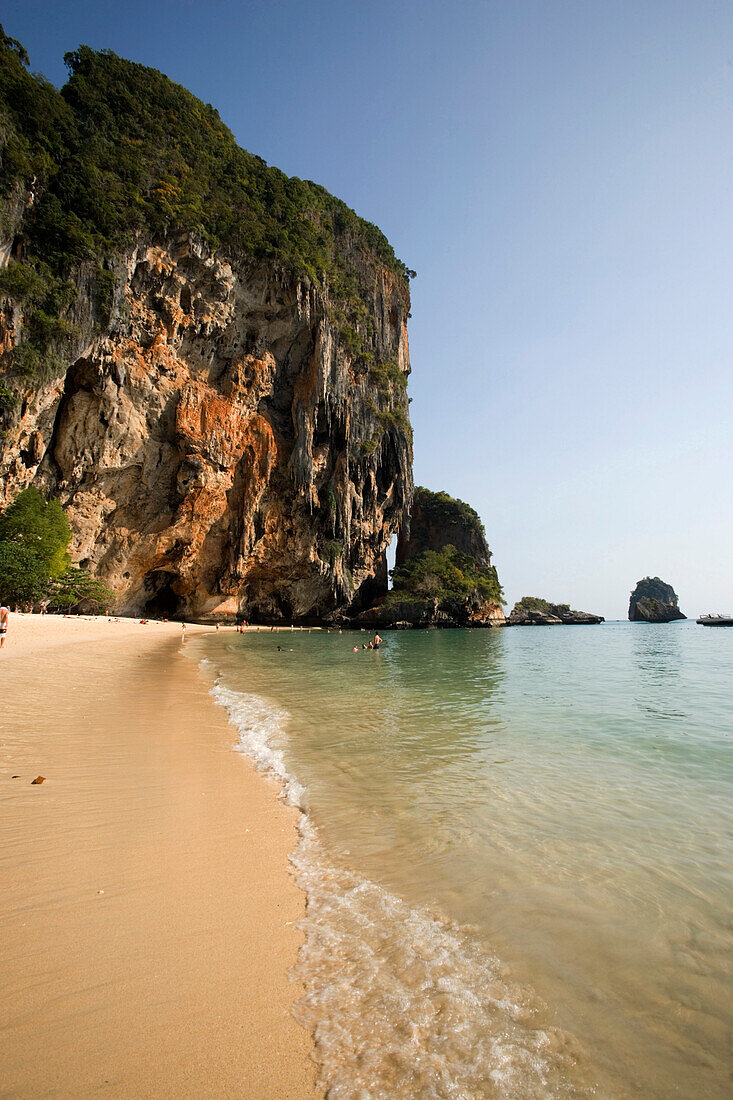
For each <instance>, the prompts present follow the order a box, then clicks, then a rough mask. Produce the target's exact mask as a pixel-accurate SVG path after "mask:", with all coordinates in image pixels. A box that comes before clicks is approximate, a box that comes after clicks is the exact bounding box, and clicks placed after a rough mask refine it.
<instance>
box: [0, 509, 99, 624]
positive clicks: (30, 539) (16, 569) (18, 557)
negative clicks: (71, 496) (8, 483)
mask: <svg viewBox="0 0 733 1100" xmlns="http://www.w3.org/2000/svg"><path fill="white" fill-rule="evenodd" d="M70 542H71V528H70V527H69V521H68V519H67V517H66V513H65V512H64V510H63V508H62V507H61V504H60V502H59V501H58V500H54V499H51V500H46V499H45V498H44V496H43V494H42V493H40V492H39V491H38V489H33V488H28V489H24V490H23V491H22V492H21V493H18V495H17V497H16V498H15V500H14V501H13V502H12V504H9V505H8V507H7V508H6V509H5V511H4V512H0V597H1V598H2V599H3V600H4V601H5V602H6V603H10V604H13V605H14V606H18V605H19V606H21V607H32V606H33V604H36V603H39V602H41V601H43V600H45V601H48V603H49V606H51V608H52V609H53V610H59V611H66V612H69V611H74V610H77V609H80V608H84V609H85V610H97V611H99V610H101V609H102V608H104V607H105V606H106V605H107V603H109V601H110V599H111V598H112V593H111V592H110V591H109V589H108V588H106V586H105V585H104V584H102V582H101V581H99V580H97V579H96V578H95V577H92V576H91V575H90V574H89V573H88V572H87V571H86V570H84V569H79V568H77V567H76V566H72V565H71V557H70V555H69V543H70Z"/></svg>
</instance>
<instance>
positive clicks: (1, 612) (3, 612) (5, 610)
mask: <svg viewBox="0 0 733 1100" xmlns="http://www.w3.org/2000/svg"><path fill="white" fill-rule="evenodd" d="M9 618H10V608H9V607H6V606H5V604H3V605H2V607H0V649H2V648H3V646H4V645H5V636H6V634H7V633H8V620H9Z"/></svg>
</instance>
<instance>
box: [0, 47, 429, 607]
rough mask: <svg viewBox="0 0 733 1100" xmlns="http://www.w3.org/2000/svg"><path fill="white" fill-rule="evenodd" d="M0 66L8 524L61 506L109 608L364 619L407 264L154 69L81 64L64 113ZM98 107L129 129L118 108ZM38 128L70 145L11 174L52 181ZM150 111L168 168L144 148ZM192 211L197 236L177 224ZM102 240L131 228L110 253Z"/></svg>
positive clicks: (388, 458)
mask: <svg viewBox="0 0 733 1100" xmlns="http://www.w3.org/2000/svg"><path fill="white" fill-rule="evenodd" d="M1 37H2V36H1V31H0V39H1ZM0 53H2V58H0V60H2V62H3V65H4V68H0V90H2V89H3V88H9V89H10V92H8V93H7V104H6V105H5V106H6V107H7V111H6V113H7V117H8V119H10V120H14V121H8V122H7V127H6V134H5V137H6V138H7V134H8V133H9V134H10V138H9V139H8V143H7V148H6V150H5V152H6V158H5V161H4V162H3V163H4V165H5V167H7V166H10V168H12V169H13V171H12V172H11V174H10V178H8V173H7V172H6V173H5V176H4V177H2V180H0V182H1V183H2V188H3V190H2V191H0V205H1V206H2V210H1V211H0V212H1V213H2V214H3V215H4V217H3V219H2V221H1V222H0V226H1V227H2V236H3V239H2V240H0V268H1V269H2V270H0V352H3V353H4V354H3V355H2V358H0V417H2V421H3V423H2V424H1V425H0V427H2V428H3V429H4V435H3V436H2V437H0V505H2V504H6V503H8V502H9V501H10V500H12V498H13V497H14V496H15V495H16V493H17V492H18V491H19V490H21V489H23V488H25V487H26V486H28V485H31V484H33V485H36V486H38V487H40V488H42V489H43V490H44V491H46V492H47V493H50V494H53V495H55V496H57V497H59V498H60V500H61V502H62V504H63V505H64V507H65V509H66V510H67V513H68V516H69V520H70V522H71V526H72V531H73V541H72V546H71V551H72V555H73V559H74V561H75V562H80V563H81V564H83V565H85V566H86V567H88V568H89V569H90V570H91V571H92V572H93V573H94V574H96V575H98V576H99V577H100V578H101V579H102V580H103V581H105V582H106V583H107V584H108V585H109V587H110V588H111V589H112V590H113V591H114V593H115V595H116V610H117V611H119V612H120V613H123V614H148V615H161V616H178V617H197V618H209V619H233V618H235V617H240V618H241V617H244V618H247V619H250V618H251V619H257V620H259V621H281V620H287V621H291V620H295V621H319V620H323V619H327V618H328V617H329V616H330V615H331V614H332V613H333V612H334V611H335V610H336V609H339V608H343V607H346V606H352V607H353V608H354V609H358V608H359V607H363V606H368V605H369V604H371V602H373V600H374V599H375V597H376V596H377V595H379V594H380V593H381V592H385V591H386V588H387V576H386V557H385V551H386V548H387V546H388V545H389V543H390V540H391V538H392V537H393V535H394V534H395V533H396V532H397V531H398V530H399V528H400V527H401V526H402V524H403V520H404V516H405V515H406V513H407V511H408V509H409V506H410V502H411V497H412V475H411V465H412V439H411V429H410V424H409V418H408V413H407V396H406V392H405V388H406V383H407V376H408V374H409V372H410V361H409V349H408V340H407V316H408V313H409V308H410V298H409V288H408V282H407V278H406V269H404V267H403V265H401V264H400V262H399V261H396V260H395V258H394V254H393V253H392V251H391V249H390V248H389V246H388V245H387V242H386V241H385V240H384V238H383V237H382V236H381V234H380V233H379V231H378V230H376V228H375V227H374V226H369V225H368V224H367V223H364V222H361V221H360V220H359V219H358V218H356V216H355V215H354V214H353V212H351V211H349V210H348V209H347V208H346V207H345V206H344V205H343V204H342V203H339V201H338V200H335V199H333V198H332V197H331V196H328V195H327V194H326V192H324V191H323V189H321V188H318V187H316V185H313V184H306V183H303V181H300V180H287V178H286V177H284V176H282V173H278V172H277V171H276V170H275V169H269V168H267V166H266V165H264V162H262V161H260V160H259V158H255V157H251V156H250V155H249V154H246V153H245V152H244V151H243V150H239V149H238V148H237V147H236V144H235V143H234V142H233V139H232V138H231V135H228V132H226V131H225V128H224V127H223V125H222V123H221V121H220V120H219V119H218V116H216V113H215V112H213V110H212V109H211V108H207V107H205V106H204V105H203V104H200V103H199V102H198V101H197V100H195V99H194V97H192V96H190V95H189V93H187V92H185V90H184V89H180V88H178V87H177V86H176V85H173V84H171V82H170V81H167V80H166V78H164V77H162V76H161V75H160V74H158V73H154V72H153V71H152V70H146V69H143V68H142V67H141V66H132V65H130V63H128V62H123V61H121V60H120V59H119V58H115V57H114V55H96V54H93V53H92V52H91V51H88V50H87V51H85V50H84V49H82V51H80V52H79V54H77V55H73V56H72V60H71V62H70V64H71V65H72V66H73V68H74V75H73V76H72V79H71V81H70V84H69V86H68V88H67V89H64V92H63V93H62V95H63V96H65V99H62V97H60V96H59V94H58V93H56V92H55V91H54V90H53V89H50V86H46V85H43V84H34V80H35V78H32V77H31V75H30V74H29V73H26V72H25V71H24V69H23V68H22V66H21V63H20V61H19V60H18V58H17V56H15V55H14V54H13V52H12V51H10V52H9V51H8V48H7V40H6V47H5V49H4V52H3V46H2V42H1V41H0ZM82 77H83V80H82V79H81V78H82ZM110 89H112V90H113V91H116V90H117V89H122V91H123V92H125V93H126V95H127V99H124V97H123V96H122V92H120V101H125V102H128V103H129V104H130V110H131V111H139V112H140V115H141V119H142V121H141V120H140V119H138V118H137V116H135V117H131V119H130V120H129V125H128V120H126V119H125V118H122V119H120V118H119V117H118V116H117V115H116V114H115V115H110V113H109V108H108V103H107V99H108V98H109V97H110V96H112V91H110ZM128 93H129V94H128ZM133 93H134V94H133ZM23 96H25V98H26V100H27V101H28V104H29V106H28V108H27V109H26V110H21V109H20V108H19V107H18V103H20V104H21V106H22V102H23ZM54 96H55V97H56V98H55V99H54V98H53V97H54ZM145 96H147V97H148V98H149V103H147V104H146V103H145V102H143V105H142V106H140V104H141V101H144V99H145ZM166 97H167V98H168V99H169V100H170V103H167V101H166ZM115 102H117V100H115ZM69 105H70V106H69ZM0 106H2V104H0ZM11 106H14V107H15V108H17V109H16V110H15V113H14V114H13V112H12V111H11V110H10V107H11ZM169 108H170V109H169ZM31 109H32V110H33V111H36V113H38V112H45V113H47V114H50V113H52V112H53V111H55V112H56V113H57V115H58V117H59V119H60V120H61V122H63V126H62V125H61V122H59V125H58V126H57V128H56V133H55V136H54V135H52V136H54V140H56V138H58V141H61V137H58V135H59V134H61V135H62V137H63V140H64V141H66V142H67V146H68V148H67V147H66V146H65V147H64V148H63V149H62V150H61V152H58V151H57V150H56V149H55V148H54V149H53V150H52V153H53V156H55V157H56V162H55V167H54V168H53V170H49V171H48V172H47V173H46V175H45V176H41V175H38V176H36V175H35V174H34V175H31V171H32V169H31V168H28V169H25V168H24V165H25V163H26V161H27V162H28V164H31V165H32V164H38V165H39V166H40V167H39V168H38V172H39V173H40V172H42V171H45V169H44V166H46V165H47V164H48V162H49V156H50V155H51V154H49V153H48V150H47V149H45V148H44V149H41V150H40V152H39V150H38V149H37V148H36V146H35V145H34V144H33V143H34V142H35V141H36V134H37V130H38V127H37V126H35V124H34V127H29V128H27V132H26V131H25V130H24V129H23V127H24V126H25V119H26V117H27V116H28V114H29V113H30V112H31ZM161 113H162V115H163V117H164V127H163V129H164V131H165V134H166V135H168V134H169V133H170V134H172V135H173V136H171V137H170V138H166V140H170V142H171V149H164V150H163V152H162V153H161V151H160V149H159V146H158V144H156V141H155V140H152V139H150V138H149V129H150V127H153V126H155V125H156V124H157V120H158V116H159V115H161ZM204 124H205V125H204ZM106 126H108V127H113V129H112V136H113V137H114V142H116V145H115V144H114V143H112V142H110V152H109V153H106V152H105V151H104V150H105V147H104V145H103V142H102V138H101V137H100V135H102V134H103V133H104V127H106ZM64 127H66V129H64ZM90 127H91V130H90V132H92V133H93V134H95V135H96V137H95V141H96V145H95V144H92V146H89V144H88V143H87V144H85V143H84V135H85V133H86V129H89V128H90ZM176 127H178V130H176ZM192 133H194V134H195V135H196V141H197V142H199V143H201V144H203V145H205V142H206V141H210V143H211V149H208V148H204V153H203V154H202V153H201V150H200V148H199V146H198V145H196V144H194V146H192V148H193V149H194V153H190V160H189V163H190V164H191V165H193V166H194V167H193V168H191V169H190V170H186V171H184V169H185V164H184V167H183V168H181V164H182V163H183V160H182V158H183V157H184V155H186V156H189V153H188V152H187V150H188V149H189V147H190V137H191V134H192ZM207 134H208V135H209V136H208V137H207ZM64 135H65V136H64ZM136 135H142V136H136ZM200 135H203V136H200ZM161 140H163V138H161ZM145 141H148V143H149V147H147V146H146V147H144V148H143V149H142V152H141V151H140V150H141V147H142V146H143V145H144V142H145ZM175 142H177V143H178V144H177V145H176V146H175V148H173V147H172V146H173V145H174V144H175ZM90 148H91V152H90V151H89V150H90ZM99 149H101V150H102V152H101V153H100V152H99ZM116 149H117V150H119V156H120V157H123V156H124V157H127V162H126V171H125V173H124V174H122V173H121V174H119V175H115V173H116V172H117V166H116V165H117V162H116V159H115V157H116V156H117V155H118V154H117V153H116V152H115V150H116ZM8 150H10V152H11V153H12V156H10V155H9V154H8ZM72 153H73V154H74V157H76V159H75V160H74V159H73V157H72V155H71V154H72ZM164 154H165V158H166V159H165V163H161V164H159V163H158V162H157V160H155V158H158V159H160V158H161V157H163V155H164ZM204 154H206V157H204ZM84 157H86V158H87V160H86V161H84V159H83V158H84ZM94 157H96V158H97V159H96V160H94V159H90V158H94ZM105 157H106V158H107V159H105ZM195 157H198V158H199V159H198V161H196V160H195ZM23 158H25V160H24V159H23ZM34 158H35V160H34ZM44 158H45V159H44ZM146 158H147V159H146ZM227 158H228V160H227ZM222 162H225V163H226V164H227V165H230V168H229V170H227V171H224V170H223V169H221V164H222ZM80 164H81V167H79V165H80ZM18 165H20V168H18V167H17V166H18ZM151 165H152V167H151ZM171 165H173V167H171ZM10 168H8V172H9V171H10ZM164 169H165V170H166V172H167V174H165V175H164V171H163V170H164ZM194 169H195V171H194ZM174 170H175V171H176V172H178V173H179V177H180V178H179V180H178V183H177V184H173V183H170V182H167V181H169V180H170V179H171V178H173V177H172V172H173V171H174ZM85 172H86V173H87V175H84V173H85ZM135 172H137V173H138V175H139V180H138V179H137V178H135V179H134V181H133V182H134V183H135V187H136V188H137V190H135V187H133V186H132V184H129V179H130V178H131V177H132V176H134V173H135ZM13 173H14V174H13ZM95 173H96V174H95ZM105 173H106V174H105ZM156 173H157V174H158V176H156ZM196 173H198V174H196ZM216 173H219V175H217V174H216ZM220 177H221V178H220ZM80 178H81V183H80V182H79V179H80ZM157 178H162V182H156V179H157ZM100 179H102V180H103V181H105V187H106V188H107V189H108V191H109V193H110V195H111V196H112V198H111V200H110V202H111V203H112V204H114V203H116V205H111V206H110V211H111V213H110V212H109V211H107V210H106V208H105V209H104V210H102V214H103V215H104V218H105V219H107V220H106V221H104V222H103V221H102V214H99V213H98V209H97V207H95V206H94V204H93V203H91V201H90V202H89V203H88V204H87V206H85V205H84V194H85V193H86V192H85V188H86V187H87V186H90V187H91V186H94V185H95V181H97V182H98V181H99V180H100ZM141 180H142V181H145V180H150V181H151V182H150V183H149V184H148V185H147V186H148V187H149V190H148V191H146V192H144V193H143V191H142V190H141V188H142V186H143V184H142V183H141V182H140V181H141ZM191 180H194V181H195V185H196V186H195V187H194V185H193V184H192V183H191ZM230 180H235V183H236V187H239V190H238V191H237V190H236V187H235V184H231V187H232V188H234V191H233V192H232V195H233V197H232V198H231V202H232V204H235V203H238V204H239V206H238V207H237V209H236V210H234V209H232V210H229V208H228V207H227V201H228V199H227V196H228V194H229V192H228V191H227V190H226V188H227V187H230ZM59 181H61V182H59ZM237 181H242V182H237ZM186 187H188V188H189V189H192V190H191V193H190V195H189V194H187V193H186V191H185V188H186ZM75 188H76V190H75ZM125 188H128V191H129V193H128V191H126V190H125ZM196 188H198V190H197V189H196ZM206 189H208V193H209V195H210V196H211V197H210V198H209V199H208V200H207V201H208V202H209V204H210V206H209V207H207V206H206V205H205V203H204V205H202V206H201V209H200V211H198V210H197V209H195V203H196V202H201V201H202V200H201V197H200V194H199V191H205V190H206ZM69 195H71V196H72V198H71V199H69V197H68V196H69ZM74 196H76V197H74ZM141 196H142V197H141ZM262 196H264V197H262ZM97 198H98V202H97V206H99V207H101V205H102V204H103V203H104V202H105V201H106V200H105V195H104V194H103V193H102V192H100V193H99V195H98V196H97ZM174 202H175V203H176V204H177V205H176V206H175V208H174V207H173V206H172V204H173V203H174ZM64 203H66V207H65V206H64ZM258 204H259V205H258ZM141 206H142V207H143V214H141V213H140V209H141ZM210 209H211V210H214V211H215V212H216V218H214V215H211V216H210V218H209V220H210V223H211V227H212V228H211V231H210V232H209V234H208V236H205V235H204V233H203V232H197V231H194V230H192V229H181V228H180V227H177V223H180V222H181V221H184V222H185V221H186V220H189V221H191V220H195V219H196V218H203V219H204V220H205V219H206V218H207V217H209V210H210ZM192 210H194V213H191V211H192ZM161 211H163V213H162V214H161ZM234 215H236V217H235V216H234ZM115 219H116V220H115ZM217 219H218V220H217ZM227 219H229V220H227ZM237 219H239V220H237ZM230 222H231V227H230V228H228V229H227V232H228V234H229V236H228V238H227V239H226V240H225V241H223V242H219V243H217V241H216V239H215V237H214V232H216V233H221V232H222V228H221V227H222V226H224V228H226V227H227V226H229V225H230ZM108 223H109V224H112V225H116V224H117V223H124V226H125V228H124V232H122V231H120V233H119V234H118V237H117V238H115V240H114V241H113V242H112V243H110V238H109V233H110V232H111V230H110V229H109V226H108ZM151 223H152V224H151ZM242 226H244V228H242ZM245 231H246V232H245ZM105 234H107V235H106V236H105ZM245 238H246V239H245ZM59 240H61V241H62V243H63V248H61V246H60V245H58V241H59ZM249 240H251V241H253V242H255V243H252V244H251V245H249V244H247V241H249ZM79 241H81V243H79ZM75 249H76V252H75V251H74V250H75ZM94 250H97V254H96V255H94V256H93V257H92V258H89V259H85V258H84V256H85V255H86V254H88V253H89V252H92V251H94ZM39 303H40V304H39Z"/></svg>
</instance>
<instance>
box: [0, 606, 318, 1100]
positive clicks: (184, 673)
mask: <svg viewBox="0 0 733 1100" xmlns="http://www.w3.org/2000/svg"><path fill="white" fill-rule="evenodd" d="M206 629H209V628H203V627H196V626H189V627H188V631H187V633H188V635H189V637H190V636H191V635H192V634H193V633H196V632H199V631H204V630H206ZM0 682H1V683H2V723H1V726H0V729H1V732H0V792H1V793H0V804H1V808H0V813H1V815H2V828H1V829H0V867H1V873H2V883H3V889H2V903H0V928H1V932H0V935H1V936H2V944H3V966H2V974H1V976H0V1067H1V1072H0V1095H1V1096H3V1097H34V1098H36V1097H43V1096H51V1095H53V1096H60V1097H72V1096H73V1097H86V1096H90V1095H92V1094H97V1093H103V1094H104V1095H109V1096H115V1097H204V1096H211V1097H214V1096H216V1097H225V1096H227V1097H228V1096H231V1097H234V1096H237V1097H252V1098H255V1097H263V1098H269V1097H273V1098H274V1097H288V1098H293V1100H295V1098H298V1100H301V1098H308V1097H315V1096H318V1095H320V1093H319V1092H318V1091H317V1089H316V1085H315V1064H314V1062H313V1061H312V1057H311V1053H312V1040H311V1037H310V1036H309V1035H308V1033H307V1032H306V1031H305V1030H303V1029H302V1028H301V1027H300V1026H299V1025H298V1024H297V1023H296V1022H295V1020H294V1019H293V1017H292V1015H291V1007H292V1004H293V1002H294V1001H295V1000H296V999H297V998H298V997H299V996H300V994H301V992H302V990H301V987H300V986H299V985H298V983H297V982H294V981H292V980H291V979H290V978H289V977H288V969H289V968H290V967H291V966H292V964H293V963H294V962H295V958H296V954H297V950H298V947H299V944H300V940H301V936H300V933H299V931H298V927H297V924H298V921H299V918H300V917H301V916H302V913H303V908H304V898H303V895H302V893H301V892H300V890H299V889H298V888H297V887H296V885H295V883H294V881H293V877H292V873H291V871H290V869H289V866H288V855H289V853H290V852H291V851H292V848H293V847H294V844H295V839H296V831H295V830H296V813H295V811H293V810H291V809H289V808H288V807H285V806H283V805H282V803H280V802H279V801H278V799H277V788H276V785H275V783H274V782H273V781H272V780H270V779H268V778H266V777H264V776H262V775H260V774H258V773H256V772H255V771H254V769H253V767H252V766H251V765H250V763H249V761H248V760H247V759H246V758H244V757H242V756H241V755H240V754H237V753H234V752H233V751H232V747H233V745H234V744H235V743H236V740H237V735H236V731H235V730H234V728H233V727H232V726H231V725H230V724H229V723H228V721H227V719H226V715H225V713H224V712H223V710H221V709H220V708H219V707H218V706H217V705H216V704H215V703H214V701H213V699H212V698H211V696H210V695H209V693H208V687H209V685H208V684H207V683H206V681H205V678H204V677H203V676H202V674H201V672H200V671H199V669H198V668H197V666H196V663H195V662H194V661H193V660H192V659H190V658H188V657H187V656H186V653H185V644H184V645H182V643H181V628H180V626H179V625H178V624H174V623H170V624H164V623H152V622H151V623H149V624H148V625H147V626H143V625H140V624H139V623H138V622H136V621H131V620H121V621H115V622H110V621H107V620H106V619H104V618H99V619H95V620H90V619H74V618H69V619H66V618H63V617H56V616H50V615H49V616H44V617H40V616H22V615H11V620H10V629H9V634H8V642H7V645H6V647H5V648H4V649H3V651H2V652H0ZM38 775H42V776H44V777H45V782H44V783H42V784H38V785H33V784H32V782H31V781H32V780H33V779H35V778H36V776H38Z"/></svg>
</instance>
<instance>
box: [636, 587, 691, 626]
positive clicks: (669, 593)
mask: <svg viewBox="0 0 733 1100" xmlns="http://www.w3.org/2000/svg"><path fill="white" fill-rule="evenodd" d="M686 618H687V616H686V615H683V614H682V612H681V611H680V609H679V607H678V603H677V593H676V592H675V590H674V588H673V587H672V585H671V584H666V583H665V582H664V581H662V580H660V579H659V577H644V578H643V580H640V581H639V582H638V584H637V585H636V588H635V589H634V591H633V592H632V593H631V599H630V600H629V619H630V620H631V622H632V623H671V622H674V621H675V620H676V619H686Z"/></svg>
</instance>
